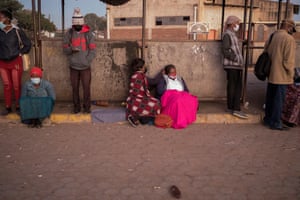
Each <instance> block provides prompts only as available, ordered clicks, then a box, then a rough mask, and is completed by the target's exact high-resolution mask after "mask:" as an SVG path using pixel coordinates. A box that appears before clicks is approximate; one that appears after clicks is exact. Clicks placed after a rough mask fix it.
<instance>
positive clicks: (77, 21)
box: [72, 8, 84, 25]
mask: <svg viewBox="0 0 300 200" xmlns="http://www.w3.org/2000/svg"><path fill="white" fill-rule="evenodd" d="M83 24H84V18H83V15H82V14H81V13H80V8H75V9H74V14H73V16H72V25H83Z"/></svg>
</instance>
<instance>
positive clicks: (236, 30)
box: [233, 24, 240, 32]
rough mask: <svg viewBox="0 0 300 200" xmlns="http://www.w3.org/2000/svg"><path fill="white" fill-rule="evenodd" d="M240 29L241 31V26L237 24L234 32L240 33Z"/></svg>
mask: <svg viewBox="0 0 300 200" xmlns="http://www.w3.org/2000/svg"><path fill="white" fill-rule="evenodd" d="M239 29H240V25H238V24H236V25H235V27H233V30H234V31H235V32H238V31H239Z"/></svg>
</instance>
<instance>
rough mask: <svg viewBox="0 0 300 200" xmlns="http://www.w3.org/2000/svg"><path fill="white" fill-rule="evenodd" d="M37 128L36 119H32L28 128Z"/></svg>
mask: <svg viewBox="0 0 300 200" xmlns="http://www.w3.org/2000/svg"><path fill="white" fill-rule="evenodd" d="M35 127H36V119H32V120H31V122H30V124H28V128H35Z"/></svg>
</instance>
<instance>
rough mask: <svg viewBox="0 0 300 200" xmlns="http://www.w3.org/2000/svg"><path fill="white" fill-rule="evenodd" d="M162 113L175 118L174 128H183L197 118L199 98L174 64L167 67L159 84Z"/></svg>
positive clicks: (158, 91) (158, 90)
mask: <svg viewBox="0 0 300 200" xmlns="http://www.w3.org/2000/svg"><path fill="white" fill-rule="evenodd" d="M156 92H157V95H158V96H160V97H161V107H162V114H167V115H169V116H170V117H171V118H172V119H173V125H172V127H173V128H176V129H181V128H185V127H186V126H187V125H189V124H191V123H193V122H194V121H195V120H196V116H197V110H198V98H197V97H196V96H193V95H191V94H190V93H189V90H188V88H187V86H186V84H185V82H184V80H183V79H182V78H181V77H179V76H178V75H177V74H176V68H175V66H174V65H167V66H166V67H165V75H163V78H162V79H161V81H160V82H159V84H158V85H157V91H156Z"/></svg>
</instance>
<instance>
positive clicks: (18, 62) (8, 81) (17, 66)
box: [0, 56, 23, 108]
mask: <svg viewBox="0 0 300 200" xmlns="http://www.w3.org/2000/svg"><path fill="white" fill-rule="evenodd" d="M22 74H23V63H22V57H21V56H18V57H17V58H15V59H13V60H11V61H3V60H0V76H1V79H2V83H3V89H4V99H5V106H6V108H9V107H11V105H12V90H14V94H15V101H16V107H19V99H20V96H21V81H22Z"/></svg>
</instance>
